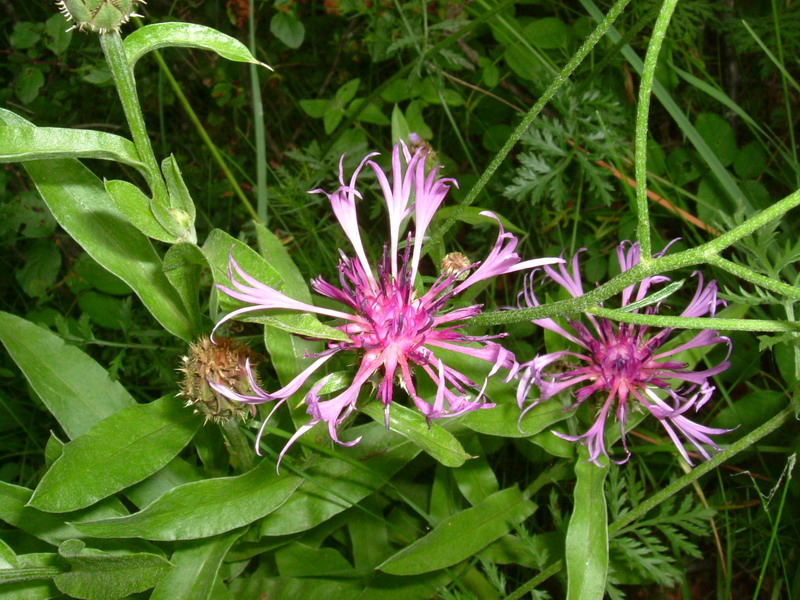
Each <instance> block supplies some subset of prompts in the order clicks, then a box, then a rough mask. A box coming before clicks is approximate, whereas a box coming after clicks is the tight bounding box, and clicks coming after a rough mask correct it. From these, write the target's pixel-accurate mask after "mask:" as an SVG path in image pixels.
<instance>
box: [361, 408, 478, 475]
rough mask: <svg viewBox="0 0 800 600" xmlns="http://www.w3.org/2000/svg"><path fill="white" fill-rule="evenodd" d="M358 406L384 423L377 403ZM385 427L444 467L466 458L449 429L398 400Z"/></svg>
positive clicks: (382, 414) (382, 412) (462, 462)
mask: <svg viewBox="0 0 800 600" xmlns="http://www.w3.org/2000/svg"><path fill="white" fill-rule="evenodd" d="M360 410H361V412H363V413H364V414H366V415H368V416H369V417H370V418H371V419H373V420H374V421H375V422H377V423H378V424H380V425H381V426H385V425H384V424H385V414H384V410H383V407H382V406H381V405H380V403H378V402H370V403H368V404H367V405H365V406H363V407H361V409H360ZM389 429H391V430H392V431H396V432H397V433H399V434H400V435H402V436H403V437H405V438H408V439H409V440H411V441H412V442H414V443H415V444H416V445H417V446H419V447H420V448H422V450H424V451H425V452H426V453H427V454H429V455H430V456H432V457H433V458H435V459H436V460H437V461H439V462H440V463H442V464H443V465H444V466H446V467H460V466H461V465H463V464H464V461H466V460H467V459H468V458H470V455H469V454H467V453H466V452H465V451H464V448H462V447H461V444H460V443H459V442H458V440H457V439H456V438H455V436H454V435H453V434H452V433H450V432H449V431H447V430H446V429H443V428H442V427H440V426H439V425H437V424H436V423H431V424H430V425H428V422H427V421H426V420H425V417H424V416H423V415H422V414H421V413H419V412H417V411H415V410H412V409H410V408H407V407H405V406H403V405H402V404H398V403H396V402H395V403H393V404H392V405H391V410H390V411H389Z"/></svg>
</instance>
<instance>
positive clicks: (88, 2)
mask: <svg viewBox="0 0 800 600" xmlns="http://www.w3.org/2000/svg"><path fill="white" fill-rule="evenodd" d="M137 3H141V4H145V2H144V0H59V1H58V2H57V3H56V6H58V10H60V11H61V14H62V15H64V18H65V19H66V20H67V21H74V22H75V23H74V25H72V27H70V28H69V29H68V30H67V31H70V30H72V29H78V30H79V31H82V30H84V29H88V30H89V31H96V32H97V33H108V32H109V31H116V30H118V29H119V28H120V27H121V26H122V25H124V24H125V23H127V22H128V20H129V19H130V18H131V17H141V16H142V15H138V14H136V4H137Z"/></svg>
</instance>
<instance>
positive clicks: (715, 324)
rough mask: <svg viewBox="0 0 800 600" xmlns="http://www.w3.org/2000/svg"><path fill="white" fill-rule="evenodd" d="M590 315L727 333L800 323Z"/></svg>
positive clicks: (597, 310)
mask: <svg viewBox="0 0 800 600" xmlns="http://www.w3.org/2000/svg"><path fill="white" fill-rule="evenodd" d="M586 312H588V313H591V314H593V315H597V316H598V317H603V318H604V319H611V320H613V321H621V322H623V323H633V324H635V325H650V326H652V327H674V328H676V329H724V330H725V331H773V332H779V331H798V332H800V323H797V322H796V321H770V320H766V319H718V318H716V317H668V316H663V315H645V314H640V313H630V312H625V311H623V310H614V309H612V308H602V307H592V308H589V309H587V311H586Z"/></svg>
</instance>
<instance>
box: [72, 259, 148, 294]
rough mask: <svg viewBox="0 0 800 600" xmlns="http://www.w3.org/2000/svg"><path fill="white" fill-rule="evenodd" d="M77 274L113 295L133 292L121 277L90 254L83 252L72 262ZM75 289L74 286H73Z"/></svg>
mask: <svg viewBox="0 0 800 600" xmlns="http://www.w3.org/2000/svg"><path fill="white" fill-rule="evenodd" d="M72 268H73V269H74V270H75V274H76V275H77V276H78V277H80V278H81V279H82V280H84V281H85V282H86V283H87V284H88V285H90V286H91V287H92V288H94V289H96V290H99V291H101V292H103V293H104V294H111V295H112V296H127V295H129V294H132V293H133V290H132V289H131V288H130V286H129V285H128V284H127V283H125V282H124V281H122V280H121V279H120V278H119V277H117V276H116V275H114V274H113V273H110V272H109V271H107V270H106V269H104V268H103V267H101V266H100V265H99V264H97V261H95V260H94V259H93V258H92V257H91V256H89V255H88V254H81V255H80V256H79V257H78V260H76V261H75V262H74V263H73V264H72ZM73 289H74V288H73Z"/></svg>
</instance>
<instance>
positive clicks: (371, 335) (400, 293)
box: [217, 145, 563, 458]
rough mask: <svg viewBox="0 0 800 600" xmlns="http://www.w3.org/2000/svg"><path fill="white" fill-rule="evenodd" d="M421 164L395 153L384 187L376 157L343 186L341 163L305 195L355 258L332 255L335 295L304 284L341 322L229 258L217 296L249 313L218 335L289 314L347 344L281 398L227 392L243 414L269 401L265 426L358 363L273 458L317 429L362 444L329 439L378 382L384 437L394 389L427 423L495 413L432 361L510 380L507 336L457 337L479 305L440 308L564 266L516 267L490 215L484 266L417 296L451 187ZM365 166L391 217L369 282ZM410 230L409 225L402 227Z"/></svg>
mask: <svg viewBox="0 0 800 600" xmlns="http://www.w3.org/2000/svg"><path fill="white" fill-rule="evenodd" d="M426 155H427V150H426V149H425V148H420V149H418V150H417V151H416V152H414V154H413V155H412V154H411V153H410V152H409V151H408V149H407V147H406V146H405V145H397V146H395V147H394V150H393V153H392V170H391V175H390V177H389V176H387V175H386V173H384V171H383V170H382V169H381V167H379V166H378V165H377V163H375V162H374V161H373V160H371V159H372V158H373V157H374V156H375V154H370V155H368V156H366V157H365V158H364V159H363V160H362V161H361V163H360V164H359V166H358V168H357V169H356V170H355V172H354V173H353V175H352V176H351V178H350V180H349V181H345V176H344V170H343V160H344V157H342V161H340V163H339V183H340V186H339V188H338V189H337V190H336V191H335V192H333V193H331V194H329V193H327V192H325V191H323V190H313V191H312V192H311V193H321V194H324V195H325V196H327V197H328V199H329V200H330V203H331V207H332V208H333V213H334V215H335V216H336V218H337V220H338V221H339V224H340V225H341V227H342V229H343V230H344V232H345V234H346V235H347V237H348V239H349V240H350V243H351V245H352V246H353V250H354V252H355V257H354V258H351V257H349V256H347V255H346V254H344V253H343V252H341V251H340V254H341V259H340V261H339V286H338V287H337V286H335V285H332V284H330V283H328V282H327V281H325V280H324V279H322V278H321V277H317V278H315V279H314V280H312V283H311V286H312V288H313V289H314V291H315V292H317V293H318V294H321V295H323V296H326V297H328V298H331V299H333V300H336V301H338V302H340V303H341V304H343V305H344V306H345V307H346V308H347V309H348V312H344V311H340V310H333V309H329V308H322V307H317V306H313V305H310V304H306V303H303V302H299V301H297V300H293V299H292V298H289V297H288V296H286V295H284V294H282V293H281V292H278V291H277V290H275V289H272V288H271V287H269V286H267V285H264V284H263V283H261V282H259V281H257V280H255V279H254V278H253V277H251V276H250V275H248V274H247V273H246V272H245V271H244V270H243V269H242V268H241V267H240V266H239V264H237V262H236V260H235V259H234V257H233V256H231V258H230V263H229V273H230V280H231V284H232V288H229V287H226V286H218V287H219V289H220V290H221V291H222V292H224V293H225V294H227V295H228V296H230V297H232V298H235V299H237V300H241V301H242V302H245V303H247V306H245V307H244V308H240V309H238V310H235V311H233V312H231V313H230V314H228V315H226V316H225V317H224V318H223V319H222V320H221V321H220V322H219V323H218V324H217V327H219V325H220V324H221V323H223V322H225V321H227V320H229V319H232V318H235V317H237V316H239V315H242V314H245V313H249V312H253V311H261V310H269V309H284V310H285V309H289V310H297V311H301V312H311V313H316V314H319V315H322V316H326V317H333V318H335V319H339V320H340V321H341V324H340V325H338V326H337V328H338V329H339V330H340V331H342V332H343V333H344V334H345V335H346V336H347V338H348V339H347V341H328V343H327V349H326V350H324V351H323V352H320V353H319V354H316V355H314V356H311V357H309V358H313V359H314V360H313V362H312V363H311V364H310V365H309V366H308V367H307V368H306V369H305V370H304V371H303V372H302V373H300V374H299V375H297V376H296V377H295V378H294V379H293V380H292V381H291V382H289V383H288V384H287V385H286V386H285V387H284V388H282V389H280V390H278V391H275V392H267V391H265V390H263V389H262V388H261V387H259V386H258V385H257V384H256V382H255V380H254V381H253V382H252V387H253V390H254V393H253V394H252V395H242V394H237V393H235V392H233V391H232V390H227V393H228V395H229V397H230V398H232V399H235V400H238V401H240V402H244V403H248V404H260V403H264V402H271V401H275V403H276V404H275V407H274V408H273V410H272V412H270V416H272V413H273V412H274V411H275V409H277V408H278V407H279V406H280V405H281V404H283V403H284V402H285V401H286V400H287V399H288V398H289V397H290V396H292V395H293V394H294V393H296V392H297V391H298V390H299V389H300V388H301V387H302V386H303V384H304V383H305V382H306V381H307V380H308V379H309V378H310V377H311V376H312V374H313V373H314V372H315V371H317V370H318V369H320V368H321V367H322V366H323V365H324V364H325V363H326V362H327V361H329V360H330V359H331V358H332V357H333V356H335V355H337V354H339V353H341V352H355V353H357V354H358V355H359V357H360V364H359V366H358V368H357V370H356V373H355V375H354V376H353V380H352V382H351V383H350V385H349V386H348V387H347V388H346V389H345V390H344V391H342V392H341V393H339V394H337V395H335V396H334V397H332V398H330V399H327V400H323V399H321V398H320V391H321V390H322V389H323V387H324V386H325V383H326V382H327V377H322V378H320V379H319V380H318V381H317V382H316V383H315V384H314V386H313V387H312V388H311V390H310V391H309V392H308V393H307V394H306V396H305V403H306V405H307V409H306V410H307V412H308V414H309V415H311V419H310V420H309V422H308V423H306V424H305V425H303V426H302V427H300V428H299V429H298V431H297V432H296V433H295V434H294V435H293V436H292V438H291V439H290V440H289V442H288V443H287V444H286V446H285V447H284V448H283V451H282V452H281V455H280V456H281V458H282V457H283V455H284V454H285V452H286V450H287V449H288V448H289V446H291V445H292V444H293V443H294V442H295V441H296V440H297V439H298V438H299V437H300V436H301V435H303V434H304V433H305V432H307V431H308V430H309V429H311V428H312V427H313V426H314V425H316V424H317V423H320V422H325V423H327V425H328V431H329V433H330V436H331V438H332V439H333V440H335V441H336V442H338V443H339V444H342V445H352V444H355V443H358V441H359V440H360V438H359V439H356V440H353V441H351V442H342V441H341V440H339V437H338V432H337V429H338V427H339V425H340V424H341V423H342V421H343V420H344V419H346V418H347V416H348V415H350V414H351V413H352V412H353V410H354V409H355V406H356V400H357V399H358V395H359V392H360V390H361V388H362V387H363V386H364V384H366V383H367V382H368V381H374V380H376V378H377V381H378V383H377V392H376V394H377V398H378V400H380V402H381V403H382V404H383V406H384V409H385V418H386V425H387V427H388V424H389V409H390V406H391V404H392V401H393V397H394V389H395V383H398V384H399V385H400V386H401V387H403V388H404V389H405V391H406V392H407V393H408V395H409V396H410V398H411V400H412V401H413V403H414V405H415V406H416V407H417V409H418V410H419V411H420V412H421V413H422V414H423V415H425V417H426V418H427V419H428V421H430V420H432V419H438V418H442V417H454V416H457V415H461V414H463V413H466V412H468V411H471V410H475V409H478V408H489V407H491V406H493V405H492V404H491V403H489V402H487V401H485V399H484V389H485V385H486V383H485V382H484V384H483V386H480V385H478V384H476V383H475V382H473V381H471V380H470V379H469V378H468V377H467V376H466V375H464V374H463V373H461V372H459V371H457V370H456V369H453V368H451V367H449V366H447V365H446V364H444V363H443V361H442V360H441V359H440V358H439V357H437V355H436V353H435V351H436V350H438V349H443V350H452V351H456V352H461V353H463V354H466V355H469V356H472V357H475V358H478V359H481V360H484V361H486V362H488V363H490V364H491V365H492V367H491V369H490V373H489V376H492V375H494V374H495V373H497V371H498V370H499V369H501V368H502V369H506V370H508V372H509V376H510V375H513V374H514V372H515V371H516V368H517V366H518V365H517V362H516V360H515V358H514V355H513V354H512V353H511V352H510V351H508V350H506V349H505V348H503V346H501V345H500V344H499V343H497V342H495V341H492V340H493V339H496V338H500V337H503V336H504V335H505V334H499V335H484V336H473V335H466V334H464V333H462V332H461V331H460V330H461V328H462V327H463V322H464V321H465V320H467V319H470V318H472V317H475V316H476V315H478V314H480V313H481V305H472V306H467V307H462V308H456V309H453V310H449V311H447V310H445V307H446V305H447V303H448V301H449V300H450V299H451V298H453V297H454V296H457V295H458V294H460V293H461V292H463V291H464V290H466V289H467V288H469V287H470V286H472V285H474V284H476V283H478V282H479V281H483V280H486V279H489V278H492V277H496V276H498V275H502V274H505V273H511V272H514V271H520V270H523V269H530V268H533V267H536V266H540V265H546V264H553V263H558V262H563V261H562V260H561V259H558V258H544V259H539V260H527V261H521V260H520V257H519V255H518V254H517V253H516V251H515V250H516V246H517V239H516V238H515V237H514V236H513V235H512V234H511V233H507V232H505V231H504V229H503V226H502V224H500V221H499V219H497V217H496V216H495V215H494V214H492V213H490V212H484V213H482V214H484V215H485V216H488V217H491V218H493V219H495V220H497V222H498V224H499V226H500V233H499V235H498V237H497V241H496V242H495V245H494V247H493V248H492V250H491V252H490V253H489V256H488V257H487V258H486V259H485V260H483V261H481V262H476V263H473V264H469V262H468V261H466V262H465V266H464V267H463V268H461V269H457V270H453V269H448V270H445V271H444V272H443V273H442V274H441V275H440V276H439V277H438V278H437V279H436V280H435V281H434V283H433V284H432V285H431V287H430V288H429V289H428V290H427V291H426V290H424V289H420V288H419V287H418V286H417V283H418V282H417V275H418V273H419V265H420V259H421V257H422V246H423V240H424V237H425V233H426V231H427V229H428V226H429V224H430V222H431V220H432V219H433V216H434V214H435V212H436V210H437V209H438V208H439V206H440V204H441V203H442V201H443V200H444V198H445V195H446V194H447V192H448V190H449V189H450V185H451V184H452V185H455V184H456V182H455V181H454V180H452V179H438V177H437V174H438V167H437V168H434V169H432V170H429V169H427V167H426V160H425V159H426ZM366 166H369V167H370V168H371V169H372V170H373V171H374V173H375V175H376V177H377V179H378V183H379V185H380V188H381V191H382V193H383V196H384V201H385V202H386V205H387V208H388V217H389V241H388V244H386V245H385V246H384V251H383V255H382V257H381V258H380V260H378V262H377V265H376V269H375V271H374V272H373V267H372V265H371V264H370V262H369V260H368V259H367V255H366V252H365V250H364V245H363V243H362V240H361V235H360V233H359V228H358V218H357V213H356V198H361V197H362V195H361V192H359V191H358V189H357V188H356V185H357V180H358V176H359V173H360V172H361V171H362V169H363V168H364V167H366ZM411 220H413V224H410V221H411ZM408 224H410V226H408ZM406 226H408V228H409V233H408V236H407V238H406V243H405V247H404V248H402V250H401V248H400V245H401V236H402V234H403V231H404V229H405V228H406ZM411 232H413V236H412V233H411ZM415 370H417V371H423V372H424V373H425V374H426V375H427V376H428V377H430V379H431V380H433V382H434V383H435V385H436V389H437V392H436V395H435V398H434V400H433V403H429V402H427V401H425V400H424V399H423V398H421V397H420V396H419V394H418V393H417V385H416V383H415V377H414V371H415ZM267 420H269V417H267ZM265 422H266V421H265ZM262 431H263V427H262ZM259 438H260V434H259ZM256 448H257V449H258V441H257V442H256Z"/></svg>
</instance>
